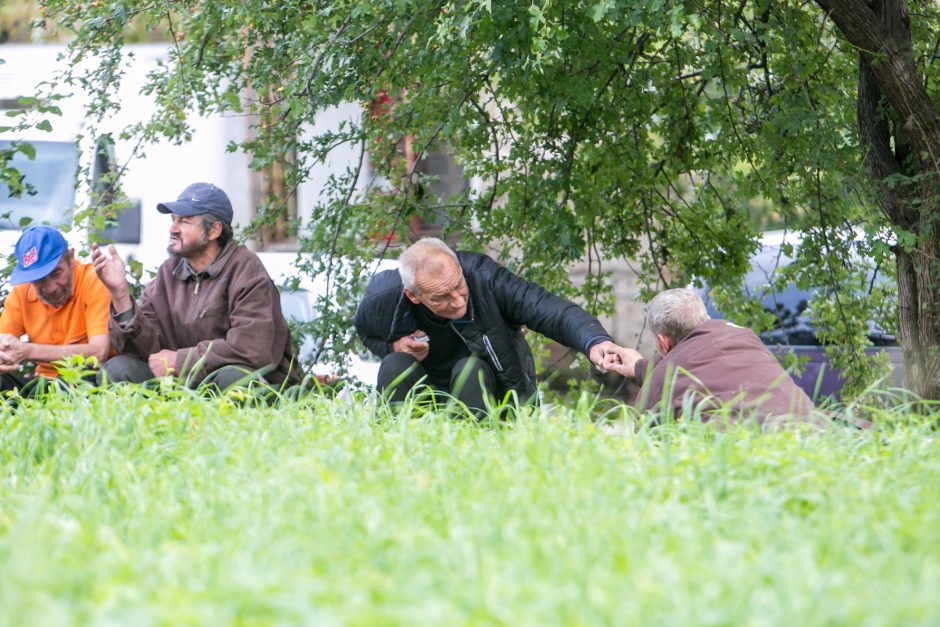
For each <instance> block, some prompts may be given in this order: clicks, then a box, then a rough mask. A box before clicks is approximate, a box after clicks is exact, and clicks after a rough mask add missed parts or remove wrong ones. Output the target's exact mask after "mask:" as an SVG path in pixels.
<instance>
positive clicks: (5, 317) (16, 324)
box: [0, 284, 28, 337]
mask: <svg viewBox="0 0 940 627" xmlns="http://www.w3.org/2000/svg"><path fill="white" fill-rule="evenodd" d="M27 286H28V284H27ZM24 295H25V290H23V289H20V286H18V285H17V286H16V287H14V288H13V291H11V292H10V294H9V295H8V296H7V299H6V301H4V303H3V313H0V333H9V334H10V335H15V336H16V337H20V336H21V335H23V334H24V333H26V329H25V327H24V326H23V302H22V301H23V297H24Z"/></svg>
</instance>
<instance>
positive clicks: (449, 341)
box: [355, 238, 619, 414]
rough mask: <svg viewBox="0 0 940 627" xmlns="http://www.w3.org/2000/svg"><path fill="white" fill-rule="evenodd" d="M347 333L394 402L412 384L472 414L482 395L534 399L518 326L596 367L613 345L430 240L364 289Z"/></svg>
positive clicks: (560, 303) (525, 285) (481, 260)
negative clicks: (374, 365) (375, 359)
mask: <svg viewBox="0 0 940 627" xmlns="http://www.w3.org/2000/svg"><path fill="white" fill-rule="evenodd" d="M355 325H356V332H357V333H358V334H359V337H360V338H361V339H362V341H363V343H364V344H365V345H366V347H367V348H368V349H369V350H371V351H372V352H373V353H375V354H376V355H378V356H379V357H381V358H382V365H381V366H380V368H379V374H378V381H377V386H378V389H379V390H380V391H382V392H383V393H384V392H386V391H388V394H389V398H390V400H392V401H401V400H403V399H404V398H405V396H406V395H407V394H408V391H409V390H411V388H413V387H414V386H415V385H417V384H418V383H419V382H420V381H422V380H423V381H424V383H425V384H427V385H430V386H431V387H432V388H433V389H436V390H440V391H444V392H448V393H450V394H452V395H453V396H455V397H456V398H457V399H458V400H460V401H461V402H463V403H464V404H465V405H466V406H467V407H468V408H470V409H471V410H473V411H474V412H475V413H477V414H479V413H480V412H481V411H482V410H483V407H484V402H483V399H484V395H485V394H487V393H488V394H490V395H493V396H497V397H503V396H504V395H505V394H506V393H507V392H514V393H515V394H517V395H518V397H519V400H523V401H524V400H526V399H528V398H529V397H530V396H532V395H533V394H534V393H535V391H536V383H535V362H534V360H533V358H532V351H531V350H530V349H529V346H528V344H526V341H525V338H524V337H523V332H522V327H523V326H525V327H528V328H530V329H532V330H534V331H538V332H539V333H542V334H543V335H547V336H548V337H550V338H551V339H553V340H555V341H556V342H559V343H561V344H564V345H565V346H569V347H572V348H577V349H579V350H581V351H583V352H584V353H585V354H586V355H587V356H588V357H589V358H590V360H591V362H593V363H594V364H595V365H596V366H598V367H600V366H602V365H603V363H604V358H605V355H607V354H608V353H615V352H616V351H617V350H618V349H619V347H618V346H617V345H616V344H614V342H613V340H612V338H611V337H610V335H608V334H607V332H606V331H605V330H604V327H602V326H601V323H600V322H598V320H597V318H595V317H594V316H592V315H591V314H589V313H588V312H586V311H584V310H583V309H581V308H580V307H578V306H577V305H575V304H574V303H572V302H569V301H566V300H563V299H561V298H559V297H557V296H555V295H554V294H551V293H550V292H548V291H546V290H545V289H543V288H542V287H540V286H538V285H536V284H534V283H530V282H529V281H525V280H523V279H520V278H519V277H517V276H516V275H514V274H513V273H511V272H510V271H509V270H507V269H506V268H504V267H502V266H500V265H499V264H498V263H496V262H495V261H493V260H492V259H490V258H489V257H487V256H486V255H482V254H479V253H471V252H460V253H454V251H452V250H451V249H450V248H449V247H448V246H447V244H445V243H444V242H442V241H441V240H439V239H435V238H427V239H423V240H420V241H419V242H417V243H415V244H414V245H413V246H411V247H409V248H408V249H407V250H406V251H405V252H404V253H402V256H401V258H400V260H399V269H398V270H386V271H384V272H381V273H379V274H377V275H376V276H375V277H373V278H372V280H371V281H370V282H369V285H368V287H367V288H366V294H365V296H364V297H363V299H362V301H361V302H360V303H359V309H358V310H357V311H356V317H355Z"/></svg>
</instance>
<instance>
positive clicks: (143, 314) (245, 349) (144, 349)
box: [109, 242, 300, 385]
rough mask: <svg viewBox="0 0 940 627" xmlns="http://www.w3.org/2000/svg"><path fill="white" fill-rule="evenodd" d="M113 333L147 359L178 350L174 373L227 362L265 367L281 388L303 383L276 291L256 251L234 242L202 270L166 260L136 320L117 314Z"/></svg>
mask: <svg viewBox="0 0 940 627" xmlns="http://www.w3.org/2000/svg"><path fill="white" fill-rule="evenodd" d="M109 331H110V333H111V340H112V342H113V343H114V345H115V347H117V349H118V351H120V352H130V353H136V354H137V355H139V356H140V357H141V358H143V359H144V360H146V359H147V358H148V357H149V356H150V355H152V354H153V353H156V352H159V351H161V350H163V349H169V350H175V351H177V355H176V364H175V366H174V367H175V370H176V372H177V373H178V374H179V376H180V377H182V378H184V379H188V380H190V381H192V382H193V383H198V382H200V381H202V380H203V379H204V378H205V377H206V376H207V375H208V374H209V373H210V372H213V371H214V370H218V369H219V368H221V367H223V366H228V365H241V366H246V367H248V368H250V369H252V370H259V369H265V371H266V372H265V375H264V377H265V379H267V380H268V381H269V382H270V383H273V384H275V385H280V384H281V383H283V382H284V381H285V380H286V381H288V383H290V384H294V383H299V382H300V371H299V368H298V365H297V364H296V363H293V349H292V347H291V337H290V331H289V329H288V328H287V322H286V321H285V320H284V315H283V314H282V313H281V300H280V297H279V295H278V291H277V288H276V287H275V286H274V282H273V281H271V277H270V276H268V273H267V271H266V270H265V268H264V265H262V263H261V260H260V259H258V256H257V255H255V254H254V253H253V252H251V251H250V250H248V249H247V248H245V247H244V246H242V245H240V244H235V243H234V242H229V243H228V244H227V245H226V246H225V247H224V248H223V249H222V251H221V252H220V253H219V256H218V257H216V259H215V261H213V262H212V263H211V264H210V265H209V266H208V267H207V268H206V269H205V270H203V271H202V272H200V273H198V274H197V273H194V272H193V270H192V268H191V267H190V265H189V263H188V262H187V261H186V260H185V259H183V258H182V257H179V256H177V255H173V256H172V257H170V258H169V259H167V260H166V261H164V262H163V264H162V265H161V266H160V269H159V270H158V271H157V276H156V278H154V280H153V281H151V282H150V283H149V284H147V287H146V288H145V289H144V293H143V295H142V296H141V297H140V303H139V304H137V305H136V307H135V311H134V316H133V318H131V319H130V320H129V321H126V322H119V321H118V320H117V318H116V316H115V315H114V312H113V311H112V316H111V321H110V324H109ZM203 358H204V361H203V362H202V363H201V364H199V365H200V368H199V370H198V372H194V371H193V370H194V368H195V367H196V365H197V362H199V361H200V360H202V359H203Z"/></svg>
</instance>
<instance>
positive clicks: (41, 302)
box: [0, 226, 112, 390]
mask: <svg viewBox="0 0 940 627" xmlns="http://www.w3.org/2000/svg"><path fill="white" fill-rule="evenodd" d="M14 254H15V256H16V267H14V268H13V272H12V273H11V275H10V282H11V283H12V284H13V285H14V287H13V290H12V291H11V292H10V294H9V296H7V298H6V301H5V302H4V304H3V313H2V314H0V373H2V374H3V376H2V379H0V389H13V388H18V389H21V390H22V389H23V388H24V386H25V385H26V383H27V380H26V379H25V378H23V377H21V376H20V375H18V374H16V371H17V370H19V368H20V366H21V365H22V364H23V363H24V362H28V361H32V362H35V363H36V375H37V377H38V378H37V380H40V379H41V378H47V379H54V378H56V377H57V376H58V371H57V370H56V367H55V366H54V365H53V363H52V362H56V361H60V360H64V359H67V358H69V357H71V356H73V355H82V356H84V357H86V358H92V357H94V358H95V360H97V363H99V364H100V363H104V362H105V360H107V359H108V357H109V356H110V354H111V350H112V349H111V339H110V337H109V336H108V303H109V301H110V295H109V294H108V290H107V289H106V288H105V286H104V285H103V284H102V283H101V281H99V280H98V277H97V275H96V274H95V272H94V271H93V269H92V267H91V264H90V263H84V262H81V261H78V260H75V259H74V258H73V254H72V251H71V250H69V246H68V243H67V242H66V241H65V238H64V237H63V236H62V234H61V233H60V232H59V231H58V230H57V229H54V228H52V227H49V226H31V227H29V228H27V229H26V230H24V231H23V234H22V235H21V236H20V239H19V240H18V241H17V242H16V246H15V248H14ZM23 336H27V337H28V341H23V340H22V339H21V338H22V337H23Z"/></svg>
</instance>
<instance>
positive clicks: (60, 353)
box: [23, 335, 111, 362]
mask: <svg viewBox="0 0 940 627" xmlns="http://www.w3.org/2000/svg"><path fill="white" fill-rule="evenodd" d="M102 338H103V339H102ZM110 348H111V340H110V338H108V336H107V335H104V336H95V337H94V338H92V339H91V341H89V342H88V343H85V344H64V345H59V344H34V343H32V342H26V343H24V344H23V361H27V360H30V361H45V362H53V361H59V360H61V359H68V358H69V357H70V356H71V355H82V356H84V357H86V358H87V357H95V358H96V359H97V360H98V361H99V362H104V361H105V360H106V359H107V358H108V354H109V352H110Z"/></svg>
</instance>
